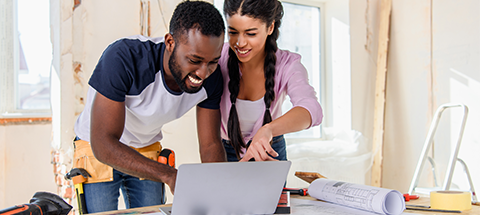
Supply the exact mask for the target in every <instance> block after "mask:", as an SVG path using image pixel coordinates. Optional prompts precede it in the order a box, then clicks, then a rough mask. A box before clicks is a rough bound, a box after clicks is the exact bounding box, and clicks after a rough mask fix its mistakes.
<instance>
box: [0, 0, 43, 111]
mask: <svg viewBox="0 0 480 215" xmlns="http://www.w3.org/2000/svg"><path fill="white" fill-rule="evenodd" d="M0 4H1V6H2V10H3V11H2V12H5V13H4V15H2V16H1V18H0V23H1V24H2V26H5V28H4V29H5V30H4V31H3V32H2V33H1V34H0V35H1V39H2V47H1V48H0V56H1V59H2V60H1V61H2V63H1V65H0V71H1V73H0V80H1V83H2V86H1V88H0V110H1V112H0V113H1V115H2V117H32V116H35V117H37V116H50V67H51V62H52V45H51V42H50V20H49V17H50V10H49V8H50V3H49V1H37V0H1V3H0ZM9 8H10V9H9Z"/></svg>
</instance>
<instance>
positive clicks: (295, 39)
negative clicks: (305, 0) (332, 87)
mask: <svg viewBox="0 0 480 215" xmlns="http://www.w3.org/2000/svg"><path fill="white" fill-rule="evenodd" d="M296 2H301V1H296ZM214 5H215V6H216V7H217V8H218V9H219V10H220V11H221V12H222V13H223V0H215V1H214ZM282 5H283V11H284V16H283V18H282V25H281V26H280V37H279V39H278V40H277V43H278V47H279V48H280V49H285V50H289V51H291V52H295V53H298V54H300V55H301V56H302V64H303V65H304V66H305V67H306V69H307V71H308V73H309V81H310V85H312V86H313V87H314V88H315V92H317V97H318V99H319V101H322V98H321V97H322V96H321V95H322V84H321V83H322V78H321V74H322V71H321V70H322V69H321V68H322V65H321V63H322V62H323V60H322V55H321V50H322V49H321V47H320V44H321V37H320V35H321V30H320V29H321V20H320V17H321V16H320V7H319V6H317V5H307V4H305V5H303V4H298V3H288V2H286V1H282ZM222 15H223V14H222ZM225 39H226V40H227V39H228V38H225ZM291 107H292V105H291V103H290V99H289V98H287V99H286V100H285V102H284V104H283V106H282V109H283V112H284V113H285V112H287V111H288V110H290V109H291ZM322 124H323V123H322ZM321 129H322V128H321V126H316V127H313V128H310V129H308V130H304V131H300V132H295V133H290V134H287V135H285V137H286V138H309V139H310V138H321V137H322V132H321V131H322V130H321Z"/></svg>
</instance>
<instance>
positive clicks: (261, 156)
mask: <svg viewBox="0 0 480 215" xmlns="http://www.w3.org/2000/svg"><path fill="white" fill-rule="evenodd" d="M272 138H273V135H272V131H271V130H270V127H269V126H268V124H267V125H264V126H263V127H261V128H260V129H259V130H258V131H257V133H256V134H255V136H254V137H253V139H252V142H251V143H250V146H249V147H248V149H247V152H246V153H245V155H244V156H243V158H242V159H241V160H240V162H244V161H249V160H250V159H252V158H254V159H255V161H274V160H276V159H274V158H272V157H270V156H269V155H271V156H273V157H277V156H278V153H277V152H276V151H275V150H273V148H272V145H271V144H270V142H271V141H272Z"/></svg>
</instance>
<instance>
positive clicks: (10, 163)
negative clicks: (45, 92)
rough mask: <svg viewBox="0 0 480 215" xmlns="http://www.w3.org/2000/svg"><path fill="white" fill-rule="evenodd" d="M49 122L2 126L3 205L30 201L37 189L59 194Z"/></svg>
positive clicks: (0, 186)
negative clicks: (55, 177)
mask: <svg viewBox="0 0 480 215" xmlns="http://www.w3.org/2000/svg"><path fill="white" fill-rule="evenodd" d="M51 137H52V125H51V124H50V123H42V124H34V125H6V126H3V125H2V126H0V208H1V209H3V208H7V207H10V206H13V205H15V204H24V203H28V202H29V201H30V199H31V198H32V197H33V194H35V193H36V192H38V191H47V192H52V193H56V192H57V186H56V185H55V181H54V176H53V166H52V165H51V164H50V163H51V156H50V153H51V151H52V148H51V147H50V140H51Z"/></svg>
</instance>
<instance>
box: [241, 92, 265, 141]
mask: <svg viewBox="0 0 480 215" xmlns="http://www.w3.org/2000/svg"><path fill="white" fill-rule="evenodd" d="M235 105H236V107H237V113H238V120H239V122H240V130H241V131H242V135H243V136H244V137H246V136H248V135H250V134H251V133H252V131H253V126H254V125H255V122H257V120H258V119H259V118H262V119H263V114H264V113H265V102H264V101H263V97H262V98H261V99H259V100H256V101H250V100H243V99H238V98H237V102H236V104H235Z"/></svg>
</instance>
